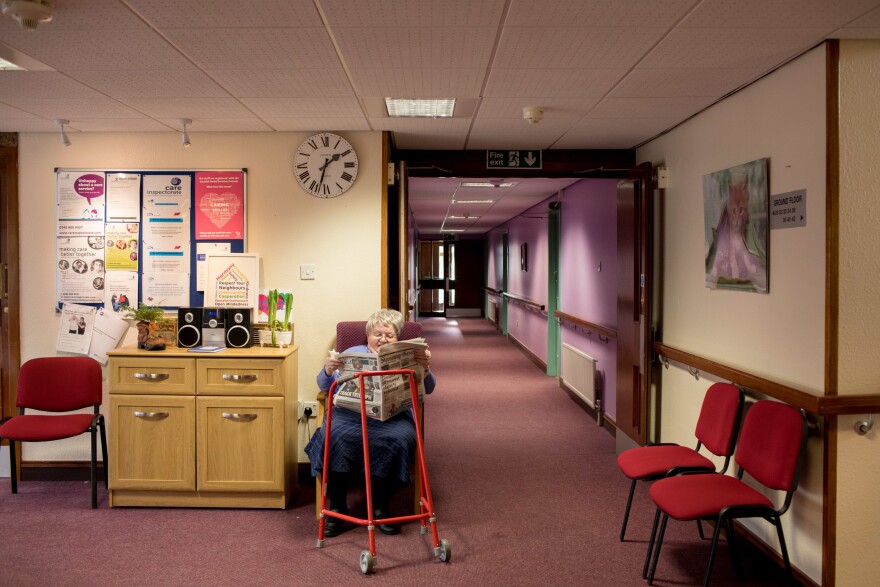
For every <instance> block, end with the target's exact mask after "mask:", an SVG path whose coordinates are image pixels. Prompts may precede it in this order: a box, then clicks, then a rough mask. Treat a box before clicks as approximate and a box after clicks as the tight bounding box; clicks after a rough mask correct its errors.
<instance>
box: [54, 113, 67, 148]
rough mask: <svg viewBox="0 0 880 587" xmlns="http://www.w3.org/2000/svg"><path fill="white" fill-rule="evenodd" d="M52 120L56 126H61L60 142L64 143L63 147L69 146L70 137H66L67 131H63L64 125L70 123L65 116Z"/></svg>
mask: <svg viewBox="0 0 880 587" xmlns="http://www.w3.org/2000/svg"><path fill="white" fill-rule="evenodd" d="M52 122H54V123H55V124H57V125H58V126H60V127H61V144H62V145H64V146H65V147H69V146H70V139H69V138H67V133H66V132H64V125H65V124H70V121H69V120H67V119H66V118H56V119H55V120H53V121H52Z"/></svg>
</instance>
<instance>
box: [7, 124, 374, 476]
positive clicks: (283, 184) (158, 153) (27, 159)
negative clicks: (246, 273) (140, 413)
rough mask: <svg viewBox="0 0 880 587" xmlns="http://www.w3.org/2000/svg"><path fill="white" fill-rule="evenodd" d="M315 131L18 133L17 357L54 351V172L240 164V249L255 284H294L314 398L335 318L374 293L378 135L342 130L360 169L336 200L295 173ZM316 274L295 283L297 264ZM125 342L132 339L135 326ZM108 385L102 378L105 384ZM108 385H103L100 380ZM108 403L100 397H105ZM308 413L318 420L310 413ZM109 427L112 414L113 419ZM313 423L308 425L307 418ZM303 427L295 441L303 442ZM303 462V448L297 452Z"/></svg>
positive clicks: (63, 448) (49, 447)
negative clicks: (243, 209)
mask: <svg viewBox="0 0 880 587" xmlns="http://www.w3.org/2000/svg"><path fill="white" fill-rule="evenodd" d="M310 134H311V133H295V132H289V133H284V132H280V133H195V132H190V136H191V138H192V147H191V148H189V149H184V148H182V147H181V145H180V136H179V134H178V133H73V134H71V135H70V139H71V141H72V143H73V145H72V146H70V147H67V148H64V147H63V146H62V145H61V142H60V141H59V140H58V135H57V134H55V133H51V134H39V133H25V134H21V135H20V150H19V209H20V222H21V247H20V250H21V251H22V253H21V254H22V258H21V294H22V300H24V301H23V303H22V308H21V321H22V329H21V332H22V335H21V351H22V360H23V361H24V360H27V359H30V358H33V357H38V356H47V355H54V354H55V335H56V332H57V328H58V317H57V315H56V314H55V311H54V306H53V300H54V293H53V292H54V291H55V284H54V272H53V267H54V262H53V259H54V257H55V249H54V240H55V239H54V218H55V216H54V188H55V179H54V169H55V168H56V167H67V168H97V169H142V170H150V169H181V170H196V169H208V168H247V170H248V175H247V182H248V206H247V231H248V232H247V251H248V252H254V253H259V254H260V257H261V260H262V263H261V277H260V279H261V282H262V283H261V286H262V287H263V288H266V287H278V288H284V289H290V290H292V291H293V296H294V298H293V308H294V309H293V320H294V324H295V327H296V333H295V336H296V340H295V342H296V344H298V345H299V347H300V350H299V382H298V383H299V397H300V399H301V400H302V399H306V400H314V399H315V393H316V392H317V388H316V386H315V374H316V373H317V372H318V370H319V369H320V368H321V365H323V358H324V357H325V356H326V354H327V351H328V350H329V349H330V348H331V347H332V346H333V339H334V337H335V333H336V322H338V321H340V320H362V319H366V317H367V316H368V315H369V314H370V313H371V312H372V311H373V310H375V309H377V308H378V307H379V305H380V302H381V237H382V235H381V227H382V218H381V210H382V208H381V200H382V193H383V189H384V187H383V185H382V167H383V162H382V135H381V133H377V132H346V133H343V135H344V136H345V137H346V138H347V139H348V140H349V141H350V142H351V144H352V146H354V147H355V149H356V150H357V151H358V158H359V172H358V178H357V180H356V182H355V184H354V186H353V187H352V189H351V190H349V191H348V192H347V193H346V194H344V195H343V196H341V197H338V198H334V199H326V200H325V199H320V198H314V197H311V196H309V195H307V194H306V193H305V192H304V191H303V190H302V189H301V188H300V187H299V186H298V185H297V184H296V182H295V181H294V178H293V172H292V164H291V163H292V160H293V155H294V152H295V151H296V148H297V146H298V145H299V144H300V143H301V142H302V141H303V140H304V139H305V138H306V137H307V136H309V135H310ZM305 263H308V264H314V265H315V266H316V268H317V279H315V280H314V281H301V280H300V279H299V265H300V264H305ZM123 344H131V345H133V344H135V336H134V328H132V329H131V330H130V331H129V334H128V336H127V338H126V340H125V341H124V343H123ZM105 388H106V382H105ZM105 393H106V389H105ZM105 400H106V398H105ZM313 422H314V421H313ZM108 425H109V426H112V425H113V423H112V422H109V423H108ZM311 430H312V431H314V425H312V426H311ZM304 438H305V427H304V426H302V425H301V426H300V449H302V447H303V446H304V445H305V441H304ZM87 447H88V440H87V439H85V438H82V439H71V440H69V441H64V442H55V443H48V444H45V445H40V444H34V443H30V444H28V445H26V446H25V451H26V452H25V453H24V457H25V458H26V459H27V460H36V461H44V460H60V461H64V460H82V459H83V457H84V455H87V454H88V448H87ZM305 460H307V459H306V458H305V455H304V454H301V455H300V461H305Z"/></svg>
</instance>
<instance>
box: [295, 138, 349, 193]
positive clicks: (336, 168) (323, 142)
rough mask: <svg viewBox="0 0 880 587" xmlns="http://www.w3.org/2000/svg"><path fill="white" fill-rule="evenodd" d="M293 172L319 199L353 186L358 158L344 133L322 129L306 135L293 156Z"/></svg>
mask: <svg viewBox="0 0 880 587" xmlns="http://www.w3.org/2000/svg"><path fill="white" fill-rule="evenodd" d="M293 172H294V175H295V176H296V181H297V182H298V183H299V185H300V187H302V189H304V190H305V191H306V192H308V194H309V195H312V196H315V197H316V198H335V197H336V196H341V195H342V194H344V193H345V192H347V191H348V189H349V188H350V187H351V186H352V185H354V180H355V178H357V173H358V158H357V153H355V151H354V148H353V147H352V146H351V145H350V144H349V142H348V141H346V140H345V139H343V138H342V137H341V136H339V135H336V134H333V133H330V132H320V133H318V134H315V135H312V136H310V137H309V138H307V139H306V140H305V141H303V143H302V144H301V145H300V146H299V148H298V149H297V150H296V155H295V156H294V157H293Z"/></svg>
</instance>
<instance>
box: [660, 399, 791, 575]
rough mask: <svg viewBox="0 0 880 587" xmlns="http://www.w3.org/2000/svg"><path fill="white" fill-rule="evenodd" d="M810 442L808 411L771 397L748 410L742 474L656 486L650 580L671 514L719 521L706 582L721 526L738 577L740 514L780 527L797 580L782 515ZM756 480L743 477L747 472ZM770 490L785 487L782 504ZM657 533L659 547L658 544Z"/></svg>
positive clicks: (739, 459)
mask: <svg viewBox="0 0 880 587" xmlns="http://www.w3.org/2000/svg"><path fill="white" fill-rule="evenodd" d="M806 440H807V420H806V417H805V415H804V413H803V411H802V410H798V409H797V408H794V407H792V406H789V405H788V404H783V403H779V402H775V401H771V400H761V401H758V402H755V404H754V405H752V407H751V408H750V409H749V410H748V411H747V412H746V417H745V421H744V422H743V427H742V431H741V432H740V437H739V444H738V446H737V449H736V455H735V457H734V460H735V462H736V464H737V467H738V471H737V474H736V477H733V476H730V475H714V474H711V475H707V474H688V475H681V476H677V477H667V478H665V479H661V480H659V481H657V482H656V483H654V485H652V486H651V489H650V493H651V499H652V500H653V501H654V503H655V504H656V505H657V514H658V515H662V521H661V523H660V529H659V533H658V532H657V524H656V521H655V524H654V531H653V532H652V533H651V540H650V542H649V543H648V555H647V558H646V560H645V563H646V565H647V563H648V559H650V558H651V555H652V552H651V551H652V550H654V552H653V560H651V568H650V573H649V574H648V584H649V585H651V584H653V581H654V572H655V571H656V570H657V560H658V559H659V558H660V547H661V546H662V545H663V534H664V533H665V532H666V523H667V522H668V521H669V518H673V519H676V520H700V519H703V520H708V519H714V520H715V533H714V535H713V537H712V549H711V551H710V553H709V564H708V567H707V568H706V575H705V577H704V579H703V585H704V586H705V585H708V584H709V577H711V575H712V563H713V562H714V560H715V550H716V548H717V546H718V537H719V535H720V533H721V528H725V530H726V532H727V541H728V544H729V547H730V552H731V556H732V557H733V565H734V569H735V570H736V573H737V575H739V574H740V571H739V561H738V559H737V553H736V544H735V534H734V531H733V520H734V519H737V518H763V519H765V520H767V521H768V522H770V523H771V524H773V525H774V526H775V527H776V534H777V536H778V537H779V548H780V550H781V551H782V560H783V563H784V565H785V571H786V573H788V579H789V582H790V583H791V582H792V576H791V563H790V562H789V560H788V550H787V549H786V548H785V536H784V535H783V533H782V523H781V522H780V518H781V517H782V515H783V514H784V513H785V512H786V511H787V510H788V508H789V506H790V505H791V500H792V497H793V496H794V492H795V491H796V490H797V486H798V478H799V477H800V472H801V468H802V465H803V458H804V446H805V445H806ZM745 473H748V474H749V477H751V479H752V480H753V481H754V482H757V484H758V485H757V487H758V488H755V487H756V484H755V483H754V482H753V483H750V484H747V483H745V482H744V481H743V477H744V474H745ZM763 488H767V489H771V490H776V491H784V492H785V498H784V500H783V501H782V505H781V506H779V507H776V505H774V503H773V501H771V500H770V499H769V498H768V497H767V496H766V495H765V492H762V491H761V489H763ZM655 534H656V547H655V546H654V543H655Z"/></svg>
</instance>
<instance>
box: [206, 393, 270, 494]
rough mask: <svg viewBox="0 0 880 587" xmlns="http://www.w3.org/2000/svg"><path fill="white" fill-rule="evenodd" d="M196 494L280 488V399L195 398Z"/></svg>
mask: <svg viewBox="0 0 880 587" xmlns="http://www.w3.org/2000/svg"><path fill="white" fill-rule="evenodd" d="M196 409H197V410H198V417H197V421H198V426H197V429H198V440H197V442H196V444H197V445H198V486H199V491H283V490H284V479H285V472H284V398H280V397H246V398H245V397H199V398H196Z"/></svg>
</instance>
